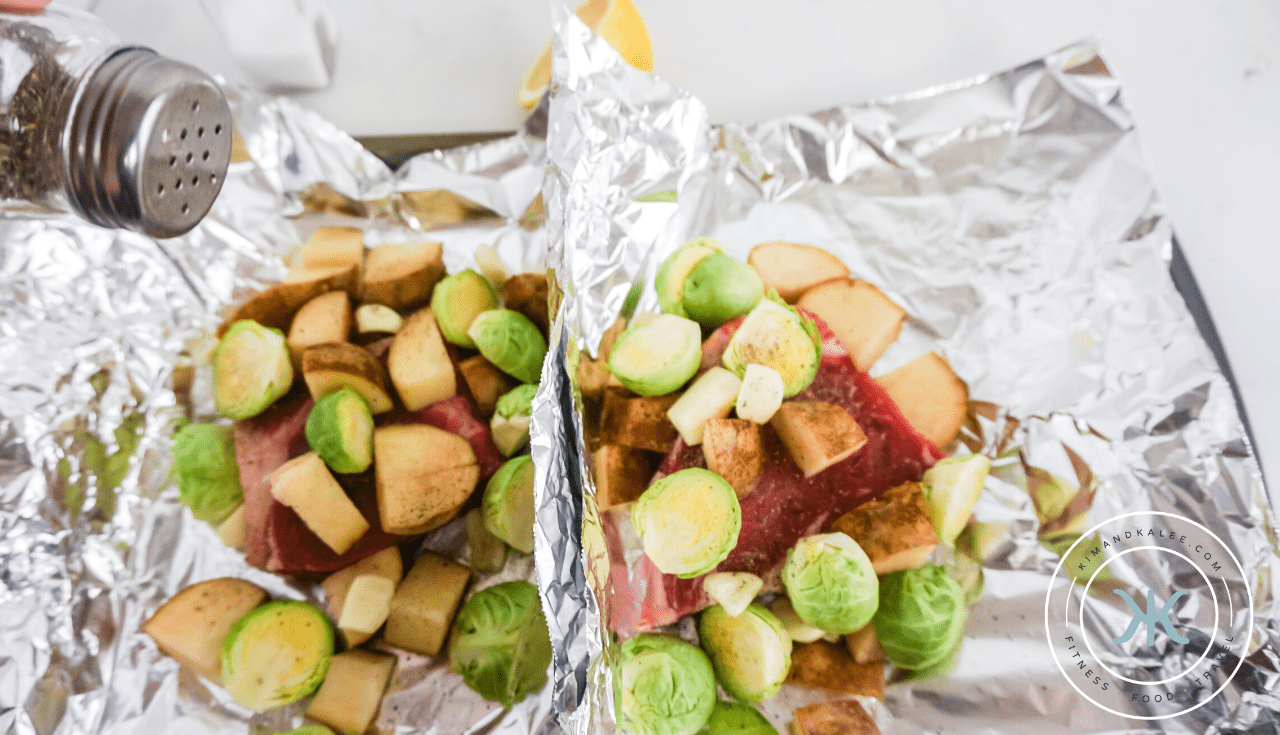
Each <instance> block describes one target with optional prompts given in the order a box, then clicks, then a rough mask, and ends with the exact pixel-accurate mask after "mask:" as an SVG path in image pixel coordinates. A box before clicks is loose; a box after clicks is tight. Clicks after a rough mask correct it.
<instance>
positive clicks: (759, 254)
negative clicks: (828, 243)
mask: <svg viewBox="0 0 1280 735" xmlns="http://www.w3.org/2000/svg"><path fill="white" fill-rule="evenodd" d="M747 263H749V264H750V265H751V266H753V267H754V268H755V269H756V272H757V273H759V274H760V280H762V281H764V290H765V292H766V293H767V292H768V291H769V289H771V288H776V289H778V295H779V296H781V297H782V298H784V299H786V301H787V303H789V304H794V303H795V302H796V299H799V298H800V296H801V295H802V294H804V292H805V291H808V290H809V289H810V288H811V287H813V286H815V285H817V284H819V283H822V282H823V281H829V280H831V279H832V278H847V277H848V276H849V268H848V267H847V266H845V264H844V263H842V262H840V259H839V258H837V257H836V256H834V255H832V254H831V253H828V252H827V251H826V250H823V249H822V248H818V247H814V246H812V245H797V244H795V243H791V242H766V243H761V244H759V245H757V246H755V247H754V248H751V252H750V253H749V254H748V255H747Z"/></svg>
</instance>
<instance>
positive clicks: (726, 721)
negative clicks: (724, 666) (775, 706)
mask: <svg viewBox="0 0 1280 735" xmlns="http://www.w3.org/2000/svg"><path fill="white" fill-rule="evenodd" d="M702 732H703V733H705V734H706V735H778V730H777V728H775V727H774V726H773V725H772V724H770V723H769V721H768V720H766V719H765V718H764V715H762V714H760V710H757V709H756V708H755V707H752V706H751V705H749V704H741V703H739V702H725V701H723V700H721V701H719V702H716V708H715V709H713V710H711V719H710V720H707V728H706V729H705V730H703V731H702Z"/></svg>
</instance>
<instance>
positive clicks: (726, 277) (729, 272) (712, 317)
mask: <svg viewBox="0 0 1280 735" xmlns="http://www.w3.org/2000/svg"><path fill="white" fill-rule="evenodd" d="M763 297H764V283H763V282H762V281H761V280H760V274H759V273H756V269H755V268H752V267H751V266H749V265H747V264H746V263H743V262H742V261H740V260H734V259H733V258H730V257H729V256H728V255H724V254H723V253H712V254H711V255H708V256H707V257H705V258H703V259H702V260H701V261H699V263H698V264H697V265H696V266H694V268H693V270H691V271H689V276H688V277H687V278H685V281H684V298H683V299H682V300H681V302H680V303H681V304H682V305H683V306H684V310H685V313H686V314H688V316H689V318H690V319H692V320H694V321H695V322H697V323H699V324H701V325H702V326H703V327H705V328H707V329H718V328H719V327H720V326H721V325H723V324H725V323H727V322H730V321H733V320H734V319H737V318H738V317H740V316H742V315H743V314H746V313H747V312H749V311H751V309H752V307H754V306H755V305H756V304H758V303H760V299H762V298H763Z"/></svg>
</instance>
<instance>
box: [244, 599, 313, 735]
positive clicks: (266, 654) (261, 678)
mask: <svg viewBox="0 0 1280 735" xmlns="http://www.w3.org/2000/svg"><path fill="white" fill-rule="evenodd" d="M331 656H333V624H332V623H330V622H329V616H327V615H325V614H324V611H322V610H321V609H320V608H318V607H316V606H315V605H313V604H311V603H309V602H300V601H298V600H276V601H275V602H268V603H267V604H265V605H263V606H261V607H258V608H254V609H253V610H250V611H249V612H248V613H246V614H245V616H244V617H242V618H240V619H239V620H237V621H236V622H235V624H234V625H232V626H231V630H229V631H227V637H226V638H224V639H223V641H222V686H223V687H224V688H225V689H226V690H227V692H228V693H229V694H230V695H231V698H232V699H234V700H235V701H236V702H237V703H239V704H240V705H241V706H243V707H246V708H248V709H251V710H253V711H254V712H265V711H266V710H269V709H271V708H272V707H279V706H281V705H285V704H289V703H290V702H296V701H298V700H299V699H302V698H303V697H307V696H310V695H311V693H312V692H314V691H315V690H316V689H317V688H318V687H319V686H320V683H321V682H323V681H324V677H325V674H327V673H328V672H329V658H330V657H331Z"/></svg>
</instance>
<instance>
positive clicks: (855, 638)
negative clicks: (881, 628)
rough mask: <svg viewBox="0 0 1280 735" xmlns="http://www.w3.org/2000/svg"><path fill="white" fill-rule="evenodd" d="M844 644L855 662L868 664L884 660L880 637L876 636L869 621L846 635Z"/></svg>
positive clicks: (873, 627)
mask: <svg viewBox="0 0 1280 735" xmlns="http://www.w3.org/2000/svg"><path fill="white" fill-rule="evenodd" d="M844 646H845V648H847V649H849V655H850V656H852V657H853V660H854V661H856V662H857V663H860V664H870V663H875V662H877V661H883V660H884V649H883V648H881V647H880V639H879V638H876V629H875V626H874V625H872V624H871V623H867V624H866V625H865V626H863V627H861V628H859V629H858V630H855V631H854V632H852V633H850V634H848V635H846V636H845V637H844Z"/></svg>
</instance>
